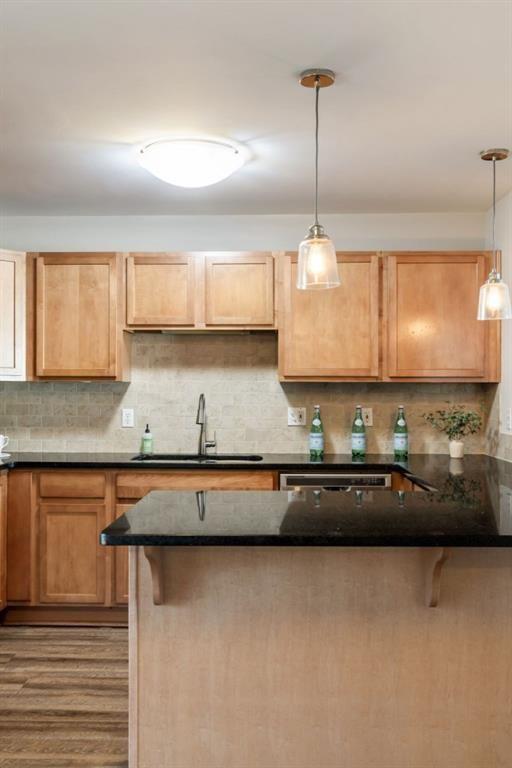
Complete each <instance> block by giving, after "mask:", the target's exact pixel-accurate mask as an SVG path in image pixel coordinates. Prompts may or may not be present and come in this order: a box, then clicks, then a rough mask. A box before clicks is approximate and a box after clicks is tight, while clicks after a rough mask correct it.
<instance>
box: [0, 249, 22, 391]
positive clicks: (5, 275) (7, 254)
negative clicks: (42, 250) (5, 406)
mask: <svg viewBox="0 0 512 768" xmlns="http://www.w3.org/2000/svg"><path fill="white" fill-rule="evenodd" d="M26 313H27V275H26V254H25V253H20V252H18V251H4V250H0V380H1V381H16V380H18V381H23V380H24V379H26V378H27V351H28V350H27V316H26Z"/></svg>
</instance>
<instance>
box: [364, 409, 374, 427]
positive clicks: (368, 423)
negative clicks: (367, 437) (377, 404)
mask: <svg viewBox="0 0 512 768" xmlns="http://www.w3.org/2000/svg"><path fill="white" fill-rule="evenodd" d="M362 414H363V421H364V425H365V427H373V408H363V409H362Z"/></svg>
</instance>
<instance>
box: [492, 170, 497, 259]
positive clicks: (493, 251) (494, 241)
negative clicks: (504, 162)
mask: <svg viewBox="0 0 512 768" xmlns="http://www.w3.org/2000/svg"><path fill="white" fill-rule="evenodd" d="M495 230H496V158H495V157H493V158H492V267H493V271H494V272H497V271H498V263H497V262H498V260H497V258H496V236H495Z"/></svg>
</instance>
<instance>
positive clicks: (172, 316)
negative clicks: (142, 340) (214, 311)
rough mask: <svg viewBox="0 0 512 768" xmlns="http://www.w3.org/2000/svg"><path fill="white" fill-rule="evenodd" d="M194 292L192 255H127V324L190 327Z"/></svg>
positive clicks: (192, 321) (192, 315)
mask: <svg viewBox="0 0 512 768" xmlns="http://www.w3.org/2000/svg"><path fill="white" fill-rule="evenodd" d="M195 289H196V286H195V269H194V257H193V255H192V254H189V253H131V254H129V256H128V259H127V323H128V325H150V326H193V325H194V298H195Z"/></svg>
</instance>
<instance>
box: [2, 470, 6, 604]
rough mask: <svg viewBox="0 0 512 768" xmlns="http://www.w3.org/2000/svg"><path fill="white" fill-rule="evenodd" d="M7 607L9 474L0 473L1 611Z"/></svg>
mask: <svg viewBox="0 0 512 768" xmlns="http://www.w3.org/2000/svg"><path fill="white" fill-rule="evenodd" d="M6 605H7V472H0V611H3V609H4V608H5V606H6Z"/></svg>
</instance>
